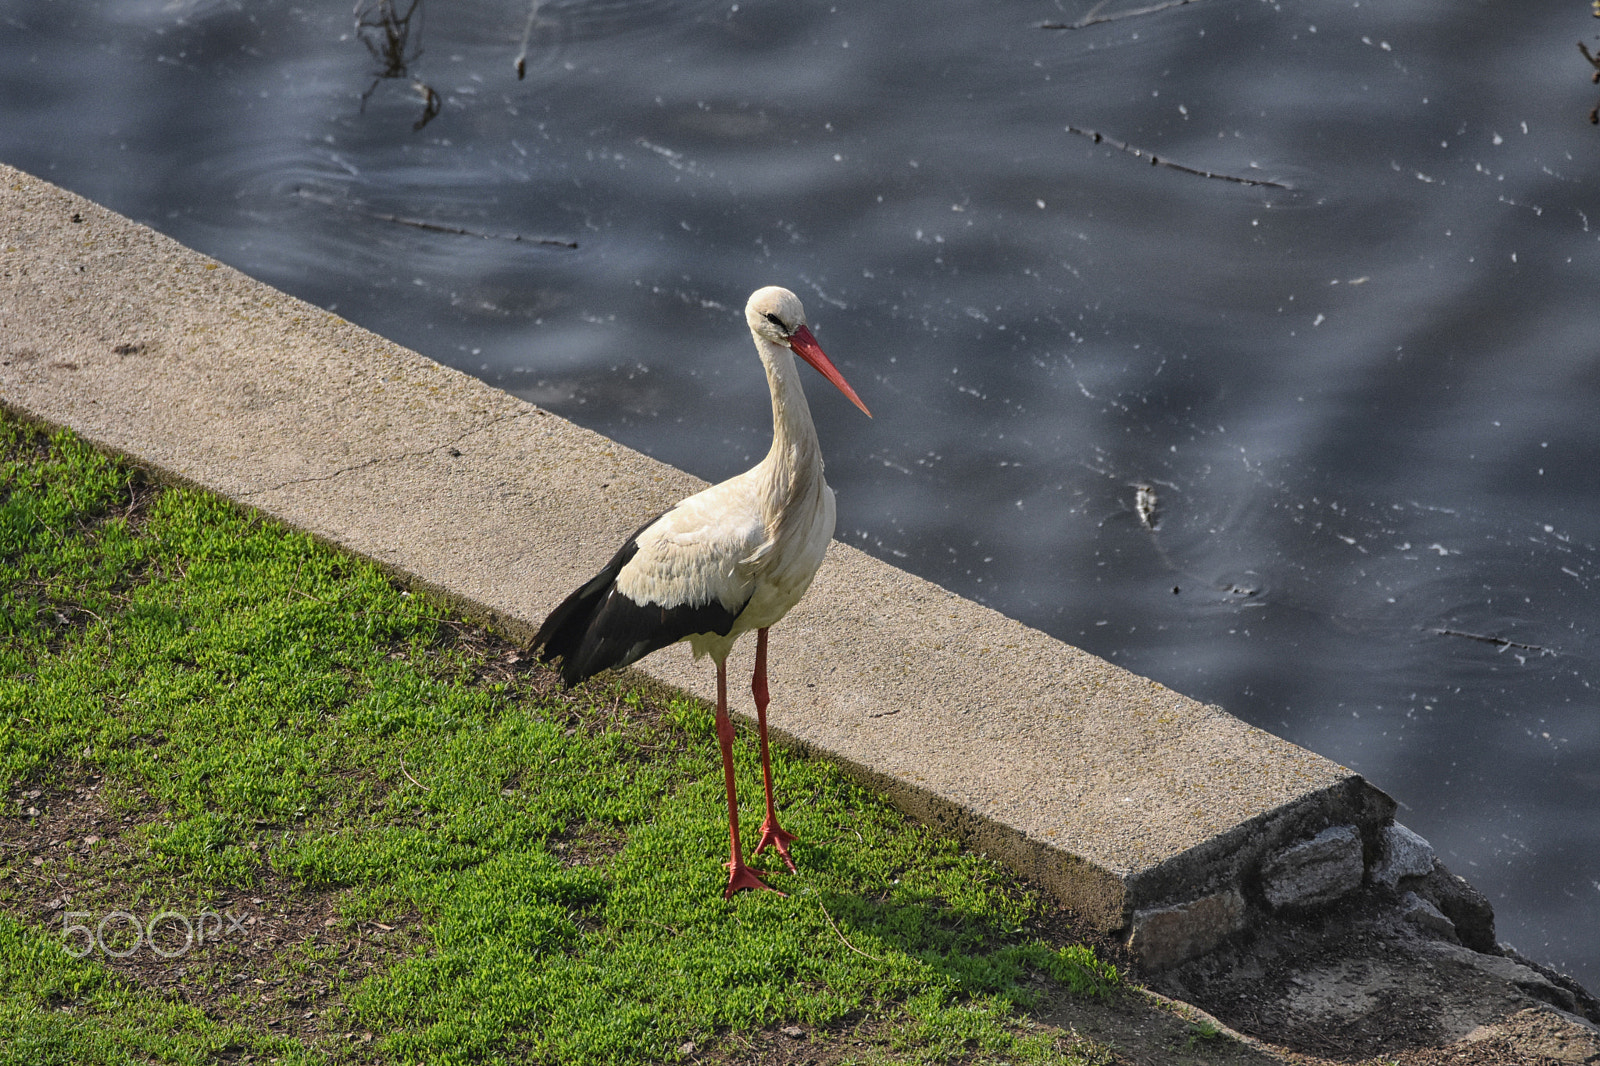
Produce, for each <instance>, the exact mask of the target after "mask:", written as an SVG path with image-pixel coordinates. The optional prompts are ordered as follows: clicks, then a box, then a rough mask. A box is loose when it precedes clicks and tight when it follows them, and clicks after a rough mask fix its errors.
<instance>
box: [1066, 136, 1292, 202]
mask: <svg viewBox="0 0 1600 1066" xmlns="http://www.w3.org/2000/svg"><path fill="white" fill-rule="evenodd" d="M1066 131H1067V132H1068V133H1075V134H1077V135H1078V136H1079V137H1087V138H1088V139H1089V140H1091V141H1093V142H1094V143H1095V144H1106V145H1110V146H1111V147H1112V148H1115V149H1116V150H1117V151H1119V152H1127V153H1128V154H1129V155H1131V156H1134V157H1136V158H1139V159H1148V160H1150V165H1151V166H1157V167H1169V168H1171V169H1172V170H1178V171H1182V172H1183V173H1185V174H1193V175H1194V176H1195V177H1198V178H1214V179H1215V180H1217V181H1231V182H1234V183H1235V184H1237V185H1255V186H1258V187H1261V188H1267V189H1288V188H1290V186H1288V185H1285V184H1284V183H1283V182H1281V181H1269V180H1267V179H1266V178H1241V177H1239V176H1238V175H1237V174H1219V173H1218V172H1216V171H1214V170H1201V169H1200V168H1199V167H1190V166H1185V165H1184V164H1182V163H1175V162H1173V161H1172V160H1170V159H1162V158H1161V157H1160V156H1158V155H1156V154H1155V153H1154V152H1147V151H1145V150H1144V149H1143V148H1135V147H1134V146H1133V145H1131V144H1128V143H1126V142H1125V141H1119V140H1116V139H1114V138H1112V137H1107V136H1105V135H1104V134H1101V133H1096V132H1095V131H1094V130H1083V129H1079V128H1078V127H1077V126H1067V127H1066Z"/></svg>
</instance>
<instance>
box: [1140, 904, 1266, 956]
mask: <svg viewBox="0 0 1600 1066" xmlns="http://www.w3.org/2000/svg"><path fill="white" fill-rule="evenodd" d="M1245 920H1246V908H1245V902H1244V897H1243V896H1241V895H1240V894H1239V892H1238V890H1236V889H1232V888H1230V889H1227V890H1226V891H1223V892H1218V893H1215V894H1214V895H1210V896H1202V897H1201V898H1200V899H1197V900H1192V901H1190V902H1188V903H1181V904H1179V905H1177V906H1175V907H1159V908H1152V909H1150V910H1143V911H1138V912H1136V913H1135V914H1134V916H1133V935H1132V936H1131V937H1129V939H1128V949H1129V950H1130V951H1132V952H1133V953H1134V955H1136V956H1137V957H1138V959H1139V961H1140V962H1142V963H1143V964H1144V965H1145V966H1147V967H1149V968H1150V969H1152V970H1164V969H1166V968H1168V967H1170V966H1176V965H1178V964H1179V963H1181V962H1185V961H1187V960H1188V959H1192V958H1194V957H1195V956H1197V955H1204V954H1205V953H1206V952H1208V951H1211V950H1213V949H1215V948H1216V947H1217V946H1218V945H1220V944H1221V943H1222V942H1223V941H1224V940H1226V939H1227V938H1228V937H1229V936H1230V935H1232V934H1233V933H1236V932H1238V931H1239V930H1240V929H1243V928H1244V926H1245Z"/></svg>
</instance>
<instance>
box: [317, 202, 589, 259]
mask: <svg viewBox="0 0 1600 1066" xmlns="http://www.w3.org/2000/svg"><path fill="white" fill-rule="evenodd" d="M294 192H295V195H296V196H298V197H300V198H301V199H302V200H310V201H312V202H313V203H319V204H326V205H327V206H329V207H343V208H345V209H346V210H349V211H354V212H355V213H356V214H359V215H365V216H366V217H368V218H372V219H376V220H378V221H379V222H392V223H394V224H395V225H397V226H410V227H411V228H412V229H420V230H427V231H429V232H430V233H448V234H451V235H452V236H456V237H478V238H480V239H482V240H486V241H514V242H516V243H518V244H539V245H544V246H546V247H550V248H576V247H578V242H577V241H569V240H565V239H563V238H560V237H524V236H523V235H522V234H520V233H486V232H484V231H483V230H476V229H467V228H465V227H463V226H448V225H445V224H444V223H442V222H429V221H428V220H427V219H423V218H407V217H406V216H404V215H391V214H389V213H387V212H384V211H367V210H364V209H363V208H361V207H358V206H356V205H354V204H347V203H342V202H341V201H339V200H336V199H334V198H333V197H331V196H319V195H318V194H316V193H314V192H311V191H310V190H308V189H296V190H295V191H294Z"/></svg>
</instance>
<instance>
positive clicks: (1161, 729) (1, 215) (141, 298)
mask: <svg viewBox="0 0 1600 1066" xmlns="http://www.w3.org/2000/svg"><path fill="white" fill-rule="evenodd" d="M756 280H758V281H760V282H762V283H765V282H769V281H770V282H773V283H782V282H784V281H785V279H783V278H763V279H756ZM743 296H744V294H742V293H740V294H730V295H729V300H730V302H731V303H739V302H741V301H742V299H743ZM736 297H737V298H736ZM727 350H728V357H729V358H730V359H740V360H746V361H748V363H749V367H750V372H751V373H752V374H756V373H759V372H760V371H759V366H758V363H757V361H756V359H755V357H754V354H753V353H752V351H751V350H750V343H749V340H748V339H747V337H746V336H745V327H744V324H743V323H742V321H740V320H739V319H738V317H737V316H731V317H730V318H729V321H728V342H727ZM0 401H3V402H4V403H5V404H6V405H7V406H8V407H10V408H11V409H13V410H16V411H18V412H21V413H25V414H27V415H29V416H32V417H35V418H38V419H41V420H44V421H47V422H50V423H55V424H59V425H64V426H69V427H71V428H72V429H74V430H76V431H77V432H78V433H80V434H82V435H83V436H84V437H86V438H88V439H90V440H91V441H94V442H96V443H97V444H100V445H102V446H105V447H107V448H110V449H113V450H116V451H118V452H122V453H125V454H127V455H129V456H131V457H132V458H134V459H135V460H137V461H138V462H140V463H142V464H145V465H147V466H149V467H152V468H154V469H155V470H157V471H159V472H164V473H165V474H166V475H168V476H173V477H177V478H180V479H183V480H187V481H189V482H193V483H195V484H197V485H201V486H203V487H205V488H207V489H210V490H213V491H215V492H218V493H221V494H223V495H225V496H228V497H231V498H233V499H235V500H238V501H241V502H243V503H245V504H247V505H249V506H252V507H255V508H259V509H260V510H261V511H263V512H265V513H267V514H269V515H271V516H273V517H275V518H278V519H280V520H282V521H284V522H287V523H289V524H291V525H293V526H296V527H299V528H301V529H305V530H308V531H310V532H312V533H314V534H316V535H318V536H320V537H322V538H325V539H326V540H328V541H331V542H334V543H336V544H339V545H341V546H343V547H345V548H348V549H349V550H351V551H354V552H357V553H359V554H361V555H364V556H368V557H370V558H372V559H375V560H377V561H379V562H380V563H382V564H384V565H386V566H388V567H390V568H392V569H393V570H394V571H396V572H398V573H401V574H404V575H406V576H407V579H408V580H411V581H414V582H416V583H419V584H420V585H422V586H424V587H427V588H429V589H431V590H434V591H435V592H438V593H440V594H443V595H445V596H447V597H448V598H450V599H451V600H452V601H454V602H455V603H457V604H458V605H461V606H463V607H464V608H465V609H466V610H468V611H469V612H471V613H473V614H475V615H477V616H478V617H480V618H482V619H484V620H486V621H488V622H490V623H491V624H493V625H496V626H497V627H498V628H500V629H502V630H503V631H505V632H507V633H508V634H510V635H512V636H513V637H518V638H526V637H527V636H529V635H531V633H532V631H533V629H534V627H536V626H537V624H538V623H539V621H540V620H541V619H542V618H543V616H544V614H545V612H546V611H548V610H549V609H550V608H551V607H552V606H554V604H555V603H556V602H558V600H559V599H560V598H561V597H562V596H563V595H564V594H565V593H566V592H568V591H569V590H570V589H571V588H573V587H574V586H575V585H576V584H577V583H579V582H581V581H582V580H584V579H586V578H587V577H589V576H590V575H591V573H592V572H593V571H594V570H595V569H597V568H598V567H599V565H600V564H601V563H603V562H604V561H605V559H606V558H608V557H609V555H610V554H611V552H612V551H613V550H614V548H615V547H616V545H617V544H619V543H620V542H621V540H622V539H623V538H624V537H625V536H626V535H627V534H629V533H630V532H632V531H633V530H634V529H635V528H636V527H637V526H638V525H639V524H640V523H641V522H642V521H643V520H644V519H646V518H648V517H650V516H652V515H654V514H656V513H657V512H659V511H660V510H662V509H664V508H665V507H667V506H669V505H670V504H672V503H673V502H675V501H676V500H677V499H679V498H681V497H682V496H684V495H686V494H688V493H690V492H692V491H694V490H696V489H697V488H699V487H701V485H702V484H703V483H702V482H700V481H698V480H696V479H695V478H693V477H691V476H689V475H688V474H685V473H683V472H682V471H679V470H676V469H673V468H671V467H668V466H665V465H663V464H661V463H658V462H656V461H654V460H652V459H649V458H648V457H646V456H643V455H640V454H638V453H636V452H633V451H630V450H629V449H627V448H624V447H621V446H620V445H618V444H616V443H614V442H612V441H610V440H608V439H606V438H604V437H601V436H599V435H597V434H594V433H591V432H588V431H586V430H583V429H580V428H578V427H577V426H574V425H572V424H571V423H569V422H567V421H565V420H563V419H561V418H558V417H556V416H554V415H551V414H549V413H548V412H545V411H542V410H540V409H538V408H536V407H534V406H532V405H530V404H528V403H524V402H522V401H520V400H518V399H515V398H513V397H511V396H509V395H507V394H505V393H503V392H500V391H498V390H496V389H494V388H492V387H490V386H487V385H485V384H483V383H481V382H478V381H476V380H474V379H472V378H469V377H466V376H465V375H463V374H460V373H457V372H456V371H453V370H450V369H447V368H445V367H442V366H440V365H439V364H437V363H434V362H432V361H431V360H429V359H426V358H424V357H422V356H420V355H418V354H416V353H414V352H411V351H407V350H405V349H403V348H401V347H399V346H397V345H395V344H392V343H390V342H388V341H385V340H384V339H382V338H380V337H377V336H374V335H373V334H371V333H369V332H367V331H365V330H363V329H360V328H359V327H357V326H354V325H352V324H350V323H348V322H345V321H343V320H341V319H339V318H338V317H336V316H335V315H332V314H330V313H328V312H326V311H323V310H320V309H318V308H316V307H312V306H310V305H308V304H305V303H302V302H300V301H298V300H295V299H293V298H291V297H289V296H286V295H284V294H283V293H280V292H278V291H276V290H274V289H271V288H269V287H268V286H265V285H262V284H260V283H258V282H255V281H252V280H251V279H249V278H247V277H245V276H243V275H241V274H239V273H238V272H236V271H234V270H232V269H230V268H228V267H226V266H223V265H221V264H219V263H217V262H215V261H213V260H210V259H208V258H207V257H205V256H203V255H200V254H198V253H196V252H193V251H191V250H189V249H187V248H184V247H182V246H180V245H178V244H176V243H175V242H173V241H171V240H169V239H167V238H165V237H162V236H161V235H159V234H157V233H155V232H152V231H151V230H149V229H146V228H144V227H142V226H139V225H136V224H134V223H132V222H130V221H128V220H126V219H124V218H121V217H119V216H117V215H115V214H113V213H111V212H109V211H107V210H105V209H103V208H100V207H98V206H96V205H95V204H93V203H91V202H89V201H86V200H84V199H82V198H79V197H77V196H74V195H72V194H70V193H67V192H65V191H63V190H61V189H58V188H56V187H54V186H51V185H49V184H47V183H45V182H43V181H40V180H38V179H36V178H33V177H30V176H28V175H25V174H23V173H21V172H19V171H16V170H12V169H9V168H5V167H3V166H0ZM748 417H749V418H751V419H763V420H764V419H766V418H767V417H768V412H767V411H766V409H765V408H763V409H762V410H759V411H751V412H749V415H748ZM823 446H824V451H826V448H827V442H826V441H824V442H823ZM857 506H858V507H870V506H871V502H870V501H869V500H865V501H859V502H858V503H857ZM753 644H754V642H753V641H747V642H745V644H744V646H742V647H740V648H738V649H736V650H735V652H734V655H733V657H732V659H731V660H730V676H740V675H741V674H742V675H743V676H745V677H748V670H749V668H750V664H751V657H752V655H753ZM640 666H641V668H643V669H644V670H645V671H646V672H647V673H649V674H651V675H653V676H655V677H657V678H659V679H661V680H663V681H665V682H668V683H670V684H673V685H677V686H680V687H682V688H684V689H687V690H689V691H691V692H693V693H695V694H696V695H699V696H701V697H703V698H708V699H709V698H712V697H713V696H714V681H715V678H714V670H713V669H712V668H711V667H710V666H709V665H708V664H706V663H700V664H694V663H692V662H691V660H690V657H689V653H688V650H687V648H686V647H685V646H679V647H677V648H673V649H669V650H667V651H664V652H660V653H657V654H656V655H654V656H651V657H650V658H648V659H646V660H645V661H644V662H642V663H641V664H640ZM771 666H772V692H773V702H772V708H771V712H770V717H771V722H772V725H773V728H774V730H775V732H777V733H778V734H779V735H781V736H782V737H784V738H786V739H787V740H788V741H790V742H791V743H794V744H797V745H800V746H802V747H804V748H806V749H808V750H810V751H812V752H815V753H817V754H821V755H824V756H826V757H828V758H832V759H835V760H838V761H839V762H841V763H843V764H844V765H846V766H847V767H849V768H851V769H852V770H853V771H854V772H856V773H858V774H859V775H861V776H862V777H864V778H866V779H867V780H869V781H870V782H871V783H873V784H874V785H876V786H879V787H881V788H883V789H885V790H887V791H888V792H889V793H890V794H891V795H892V796H893V797H894V798H895V800H896V802H898V803H899V804H900V805H901V806H902V807H903V808H905V809H907V810H909V811H911V812H912V813H913V814H915V815H917V816H919V817H922V818H925V819H928V820H930V821H933V822H936V823H938V824H941V825H943V826H945V827H947V828H949V829H950V830H951V831H954V832H957V833H960V834H962V835H963V836H965V837H966V838H968V839H970V840H972V841H973V842H974V843H975V844H976V845H977V846H978V847H981V848H983V849H984V850H986V851H988V852H989V853H990V854H992V855H995V856H997V857H1000V858H1002V859H1004V860H1006V861H1008V862H1010V863H1012V864H1013V865H1014V866H1016V867H1017V868H1018V869H1020V870H1021V871H1023V872H1024V873H1026V874H1027V875H1029V876H1032V877H1034V878H1036V879H1037V880H1039V881H1040V882H1042V883H1043V884H1044V885H1046V886H1047V887H1048V888H1050V889H1051V890H1052V891H1054V892H1056V893H1057V894H1058V895H1059V896H1060V898H1061V899H1062V900H1063V901H1065V902H1066V903H1067V904H1069V905H1070V906H1071V907H1072V908H1073V909H1074V910H1076V911H1077V912H1078V913H1080V914H1081V915H1084V916H1085V917H1088V918H1090V919H1092V920H1093V921H1095V922H1097V923H1098V924H1099V925H1100V926H1101V927H1102V928H1105V929H1126V928H1129V927H1131V925H1132V924H1133V923H1134V920H1135V918H1136V916H1137V914H1139V913H1140V912H1144V913H1151V914H1153V913H1157V912H1160V913H1161V914H1162V915H1163V919H1162V920H1161V921H1158V922H1148V923H1145V924H1146V928H1147V931H1148V936H1147V938H1146V939H1147V940H1149V939H1151V938H1154V939H1155V940H1156V941H1160V943H1158V944H1154V945H1153V946H1154V947H1155V949H1156V957H1161V952H1162V951H1165V952H1166V953H1167V954H1169V955H1171V956H1172V957H1173V958H1174V959H1177V958H1181V957H1184V956H1187V955H1190V954H1193V953H1195V952H1197V951H1203V950H1205V949H1206V948H1207V946H1208V945H1210V944H1211V943H1212V942H1214V941H1215V940H1216V938H1217V937H1219V936H1224V935H1227V934H1228V933H1229V932H1231V931H1233V930H1236V929H1237V928H1239V927H1240V925H1241V923H1247V922H1248V921H1249V920H1250V919H1249V917H1248V916H1249V915H1250V914H1251V913H1259V914H1265V913H1267V911H1268V910H1270V907H1269V905H1268V904H1267V903H1266V902H1265V901H1263V900H1262V899H1261V898H1260V891H1259V887H1255V886H1256V883H1257V881H1258V880H1259V875H1258V871H1259V870H1260V869H1261V867H1262V865H1263V864H1264V863H1266V862H1268V861H1276V862H1278V864H1279V865H1280V866H1281V863H1282V860H1281V858H1278V859H1274V856H1281V855H1282V853H1283V852H1284V851H1285V850H1286V849H1290V848H1292V847H1293V846H1294V845H1296V844H1299V843H1302V842H1304V841H1306V840H1308V839H1310V838H1312V837H1314V836H1315V835H1316V834H1317V833H1319V832H1322V831H1323V830H1325V829H1328V828H1330V827H1334V826H1349V827H1351V828H1350V829H1348V830H1343V831H1341V833H1342V835H1341V837H1340V839H1344V840H1347V841H1359V842H1357V843H1354V844H1352V845H1351V846H1352V847H1354V849H1355V852H1354V853H1355V854H1357V855H1359V854H1360V852H1361V848H1362V844H1361V843H1360V842H1364V843H1365V850H1366V853H1367V854H1369V855H1376V854H1377V853H1378V849H1379V834H1380V832H1381V831H1382V830H1383V829H1384V827H1385V826H1386V825H1388V823H1389V822H1390V821H1391V819H1392V814H1393V803H1392V801H1390V800H1389V799H1388V797H1386V796H1384V795H1383V794H1382V793H1381V792H1378V791H1377V790H1376V789H1374V788H1372V787H1371V786H1370V785H1368V784H1366V783H1365V782H1363V781H1362V780H1361V778H1360V777H1359V776H1357V775H1356V774H1354V773H1353V772H1351V771H1350V770H1347V769H1345V768H1344V767H1342V766H1339V765H1336V764H1334V763H1332V762H1330V761H1329V760H1327V759H1324V758H1322V757H1320V756H1318V755H1315V754H1313V753H1311V752H1309V751H1306V750H1304V749H1302V748H1299V747H1296V746H1295V745H1293V744H1290V743H1288V742H1287V741H1284V740H1282V739H1280V738H1278V737H1275V736H1273V735H1271V734H1269V733H1266V732H1264V731H1262V730H1260V729H1256V728H1253V727H1251V726H1249V725H1246V724H1245V723H1243V722H1241V721H1239V720H1238V719H1236V718H1234V717H1232V716H1231V715H1229V714H1227V713H1225V712H1224V711H1222V710H1220V709H1219V708H1216V707H1211V706H1205V705H1202V704H1200V703H1197V702H1196V701H1194V700H1191V699H1188V698H1186V697H1184V696H1182V695H1180V694H1178V693H1176V692H1172V691H1170V690H1168V689H1166V688H1164V687H1163V686H1161V685H1159V684H1157V683H1155V682H1152V681H1149V680H1147V679H1145V678H1142V677H1138V676H1135V675H1133V674H1130V673H1128V672H1127V671H1125V670H1122V669H1120V668H1118V667H1116V666H1114V665H1111V664H1110V663H1107V662H1105V661H1102V660H1100V659H1097V658H1095V657H1094V656H1091V655H1089V654H1087V653H1085V652H1082V651H1080V650H1078V649H1075V648H1072V647H1069V646H1068V645H1066V644H1063V643H1061V642H1059V641H1056V640H1054V639H1052V638H1050V637H1048V636H1046V635H1044V634H1043V633H1040V632H1038V631H1036V630H1032V629H1029V628H1027V627H1025V626H1023V625H1021V624H1019V623H1016V622H1014V621H1011V620H1009V619H1007V618H1005V617H1002V616H1001V615H999V614H996V613H995V612H993V611H990V610H988V609H986V608H984V607H981V606H979V605H977V604H975V603H972V602H970V601H967V600H964V599H961V598H960V597H957V596H955V595H953V594H951V593H949V592H946V591H945V590H943V589H940V588H938V587H937V586H934V585H931V584H929V583H928V582H925V581H922V580H920V579H918V578H916V577H913V576H911V575H909V574H907V573H905V572H903V571H900V570H897V569H895V568H894V567H891V566H888V565H886V564H884V563H881V562H878V561H876V560H874V559H871V558H870V557H868V556H866V555H864V554H862V553H861V552H859V551H856V550H854V549H851V548H849V547H846V546H843V545H840V544H837V543H836V544H834V545H833V546H832V548H831V550H830V552H829V555H828V559H827V562H826V563H825V565H824V567H823V569H822V572H821V573H820V574H819V575H818V577H817V580H816V582H815V584H814V585H813V587H812V590H811V592H810V594H809V595H808V596H807V597H806V599H805V600H804V601H803V602H802V603H801V604H800V606H799V607H797V608H796V609H795V610H794V611H793V613H792V614H791V615H790V616H789V617H788V618H787V619H786V620H785V621H784V622H783V623H781V624H780V625H778V626H777V627H775V628H774V629H773V631H772V648H771ZM735 691H736V693H739V694H742V692H743V691H744V689H743V687H742V686H740V687H739V688H737V689H736V690H735ZM747 700H748V697H745V698H744V700H738V699H736V700H735V703H736V704H738V703H741V702H747ZM780 788H781V783H780ZM781 799H782V797H781V792H780V802H781ZM1347 850H1348V849H1347ZM1357 861H1359V859H1358V860H1357ZM1277 868H1278V867H1276V866H1275V867H1274V869H1277ZM1357 880H1359V874H1357ZM1219 894H1221V895H1220V896H1219ZM1218 898H1225V899H1227V900H1228V901H1230V902H1229V903H1228V905H1227V906H1223V907H1219V906H1217V905H1215V903H1214V901H1215V900H1216V899H1218ZM1207 900H1211V901H1213V902H1212V903H1206V902H1205V901H1207ZM1193 901H1201V903H1202V904H1203V905H1202V906H1200V907H1198V908H1195V909H1194V913H1196V914H1204V915H1209V916H1210V917H1209V918H1206V919H1205V920H1204V921H1202V922H1200V924H1199V925H1195V924H1194V923H1190V924H1188V925H1186V924H1185V922H1184V921H1183V919H1182V915H1183V914H1184V913H1185V912H1184V911H1183V909H1182V908H1183V907H1184V905H1186V904H1189V903H1192V902H1193ZM1235 901H1237V902H1235ZM1173 908H1178V909H1177V910H1176V911H1175V910H1174V909H1173ZM1175 914H1176V915H1177V917H1176V918H1174V917H1173V915H1175ZM1218 914H1223V915H1230V916H1231V917H1229V918H1228V919H1227V920H1226V921H1225V922H1224V923H1223V924H1222V925H1221V926H1220V927H1217V928H1216V929H1215V930H1213V926H1214V925H1215V916H1216V915H1218ZM1168 927H1172V931H1171V932H1170V933H1163V932H1160V930H1163V929H1167V928H1168ZM1163 937H1165V938H1166V939H1164V940H1163V939H1162V938H1163ZM1147 946H1150V945H1147Z"/></svg>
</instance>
